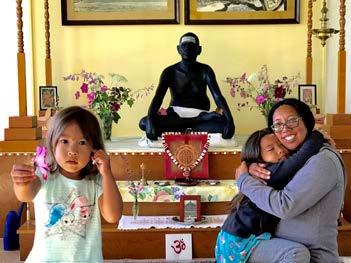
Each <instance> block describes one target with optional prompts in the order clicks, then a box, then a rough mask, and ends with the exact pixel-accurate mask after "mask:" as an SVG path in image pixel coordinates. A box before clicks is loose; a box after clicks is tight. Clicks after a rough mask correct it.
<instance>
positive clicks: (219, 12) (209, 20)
mask: <svg viewBox="0 0 351 263" xmlns="http://www.w3.org/2000/svg"><path fill="white" fill-rule="evenodd" d="M261 3H262V5H261V6H253V4H252V2H250V1H247V2H246V3H241V4H240V5H241V6H240V7H239V4H235V3H233V1H232V2H231V1H224V0H223V1H222V0H216V1H212V2H211V1H210V0H185V10H184V14H185V24H187V25H190V24H193V25H209V24H213V25H215V24H217V25H218V24H219V25H220V24H222V25H223V24H280V23H299V21H300V13H299V11H300V0H262V1H261Z"/></svg>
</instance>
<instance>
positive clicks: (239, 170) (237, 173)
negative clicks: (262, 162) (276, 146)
mask: <svg viewBox="0 0 351 263" xmlns="http://www.w3.org/2000/svg"><path fill="white" fill-rule="evenodd" d="M248 171H249V169H248V168H247V165H246V162H241V164H240V165H239V166H238V167H237V168H236V169H235V180H238V179H239V177H240V175H242V174H243V173H247V172H248Z"/></svg>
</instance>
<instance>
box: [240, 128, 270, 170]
mask: <svg viewBox="0 0 351 263" xmlns="http://www.w3.org/2000/svg"><path fill="white" fill-rule="evenodd" d="M272 133H273V131H272V130H271V129H268V128H265V129H262V130H258V131H255V132H254V133H252V134H251V135H250V136H249V138H247V140H246V142H245V144H244V145H243V148H242V150H241V156H240V159H241V161H242V162H243V161H245V162H246V163H247V164H248V165H249V164H251V163H257V162H262V161H263V160H262V158H261V154H260V142H261V139H262V138H263V137H264V136H266V135H267V134H272Z"/></svg>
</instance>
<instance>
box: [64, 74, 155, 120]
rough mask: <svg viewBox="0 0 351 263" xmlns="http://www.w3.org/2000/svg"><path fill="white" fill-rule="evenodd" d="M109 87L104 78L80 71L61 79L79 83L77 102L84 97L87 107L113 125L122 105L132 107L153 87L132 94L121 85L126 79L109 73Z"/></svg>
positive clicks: (76, 94) (76, 93) (75, 94)
mask: <svg viewBox="0 0 351 263" xmlns="http://www.w3.org/2000/svg"><path fill="white" fill-rule="evenodd" d="M109 76H110V78H111V83H110V86H107V84H106V83H105V82H104V76H103V75H101V74H98V73H93V72H87V71H85V70H82V71H81V72H80V73H74V74H71V75H68V76H66V77H63V79H64V80H71V81H79V80H80V81H81V86H80V88H79V89H78V90H77V91H76V92H75V93H74V96H75V98H76V99H77V100H78V99H80V97H81V96H82V95H84V94H85V95H86V98H87V103H88V107H89V108H90V109H92V110H93V111H95V113H96V114H97V115H98V116H99V117H100V119H101V120H102V121H104V120H106V119H112V120H113V121H114V122H115V123H118V120H119V119H120V118H121V116H120V115H119V113H118V112H119V110H120V109H121V106H122V105H123V104H125V103H126V104H128V106H129V107H132V105H133V104H134V101H135V99H137V98H139V97H142V96H144V95H148V94H149V93H150V92H151V91H152V90H153V86H152V85H151V86H149V87H146V88H143V89H139V90H136V91H135V92H132V91H131V89H129V88H126V87H123V86H122V83H125V82H127V79H126V78H125V77H124V76H122V75H119V74H116V73H110V74H109Z"/></svg>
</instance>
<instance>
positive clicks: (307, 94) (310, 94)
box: [299, 84, 317, 106]
mask: <svg viewBox="0 0 351 263" xmlns="http://www.w3.org/2000/svg"><path fill="white" fill-rule="evenodd" d="M316 90H317V86H316V85H314V84H300V85H299V100H301V101H303V102H304V103H306V104H307V105H309V106H312V105H317V93H316Z"/></svg>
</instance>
